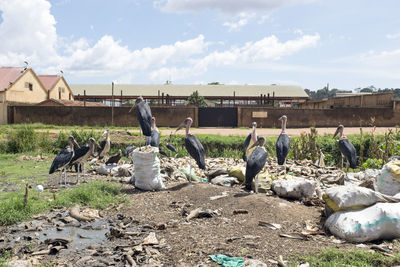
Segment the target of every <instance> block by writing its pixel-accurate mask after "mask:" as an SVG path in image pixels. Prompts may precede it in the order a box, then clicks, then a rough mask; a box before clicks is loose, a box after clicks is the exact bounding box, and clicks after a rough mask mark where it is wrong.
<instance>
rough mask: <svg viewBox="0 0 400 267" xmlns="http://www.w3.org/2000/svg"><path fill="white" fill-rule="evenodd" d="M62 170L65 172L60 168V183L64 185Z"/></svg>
mask: <svg viewBox="0 0 400 267" xmlns="http://www.w3.org/2000/svg"><path fill="white" fill-rule="evenodd" d="M62 172H63V170H62V169H61V170H60V178H59V179H60V185H62Z"/></svg>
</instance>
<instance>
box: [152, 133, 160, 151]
mask: <svg viewBox="0 0 400 267" xmlns="http://www.w3.org/2000/svg"><path fill="white" fill-rule="evenodd" d="M150 145H151V146H154V147H158V146H159V145H160V132H159V131H158V130H152V131H151V142H150Z"/></svg>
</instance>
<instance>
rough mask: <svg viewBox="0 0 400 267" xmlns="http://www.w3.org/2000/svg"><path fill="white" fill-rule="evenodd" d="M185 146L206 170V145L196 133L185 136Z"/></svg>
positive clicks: (201, 167)
mask: <svg viewBox="0 0 400 267" xmlns="http://www.w3.org/2000/svg"><path fill="white" fill-rule="evenodd" d="M185 147H186V150H187V151H188V152H189V154H190V156H191V157H192V158H194V159H195V160H196V163H197V165H198V166H199V168H200V169H203V170H205V168H206V163H205V158H204V157H205V152H204V147H203V145H202V144H201V143H200V141H199V139H197V137H196V136H194V135H188V136H187V137H186V138H185Z"/></svg>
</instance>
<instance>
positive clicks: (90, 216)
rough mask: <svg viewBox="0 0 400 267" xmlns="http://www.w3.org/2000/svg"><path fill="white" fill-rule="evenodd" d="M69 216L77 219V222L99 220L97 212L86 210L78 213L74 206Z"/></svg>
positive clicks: (77, 207)
mask: <svg viewBox="0 0 400 267" xmlns="http://www.w3.org/2000/svg"><path fill="white" fill-rule="evenodd" d="M69 215H70V216H71V217H72V218H74V219H77V220H78V221H92V220H95V219H98V218H100V216H99V211H98V210H95V209H89V208H86V209H84V210H82V211H80V208H79V206H78V205H75V206H73V207H72V208H70V210H69Z"/></svg>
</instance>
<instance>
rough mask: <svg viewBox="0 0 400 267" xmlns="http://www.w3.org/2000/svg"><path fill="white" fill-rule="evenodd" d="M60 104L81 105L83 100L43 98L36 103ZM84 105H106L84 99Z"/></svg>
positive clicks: (42, 104)
mask: <svg viewBox="0 0 400 267" xmlns="http://www.w3.org/2000/svg"><path fill="white" fill-rule="evenodd" d="M53 103H54V104H57V105H60V106H75V107H79V106H80V107H83V106H84V102H83V101H74V100H67V99H54V98H50V99H47V100H44V101H42V102H40V103H38V104H36V105H38V106H54V104H53ZM86 106H87V107H107V105H106V104H104V103H101V102H89V101H86Z"/></svg>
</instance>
